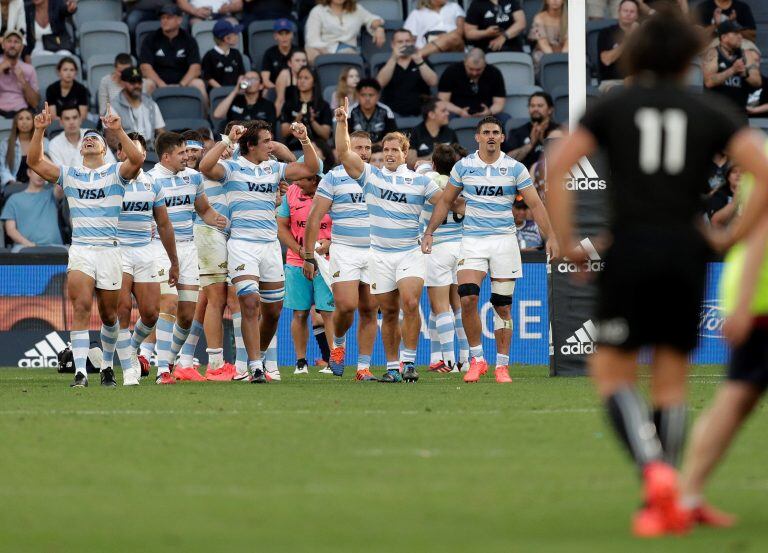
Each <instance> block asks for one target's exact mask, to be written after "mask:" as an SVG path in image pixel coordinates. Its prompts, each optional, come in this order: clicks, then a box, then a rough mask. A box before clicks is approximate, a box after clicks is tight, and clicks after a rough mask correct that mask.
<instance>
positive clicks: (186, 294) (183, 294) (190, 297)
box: [179, 290, 200, 303]
mask: <svg viewBox="0 0 768 553" xmlns="http://www.w3.org/2000/svg"><path fill="white" fill-rule="evenodd" d="M199 294H200V292H199V290H179V301H188V302H191V303H197V296H198V295H199Z"/></svg>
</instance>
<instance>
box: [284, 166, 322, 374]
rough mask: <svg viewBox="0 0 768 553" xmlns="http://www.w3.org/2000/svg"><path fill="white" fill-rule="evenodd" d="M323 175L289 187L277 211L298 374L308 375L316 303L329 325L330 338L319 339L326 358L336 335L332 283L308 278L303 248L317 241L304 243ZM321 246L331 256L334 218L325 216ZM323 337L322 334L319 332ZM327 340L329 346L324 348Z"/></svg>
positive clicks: (319, 234)
mask: <svg viewBox="0 0 768 553" xmlns="http://www.w3.org/2000/svg"><path fill="white" fill-rule="evenodd" d="M321 177H322V175H314V176H312V177H309V178H306V179H301V180H298V181H296V182H294V183H292V184H291V185H290V186H289V187H288V191H287V192H286V194H285V196H284V197H283V202H282V203H281V204H280V207H279V208H278V210H277V236H278V238H279V239H280V242H281V243H282V244H283V245H284V246H285V247H286V248H288V251H287V253H286V265H285V302H284V304H283V305H284V307H287V308H288V309H292V310H293V319H292V321H291V335H292V336H293V346H294V349H295V351H296V370H295V371H294V374H307V373H308V372H309V371H308V367H307V359H306V357H307V340H308V339H309V330H308V328H307V318H308V317H309V315H310V310H311V308H312V306H313V305H314V306H315V310H316V311H317V312H318V313H319V314H320V316H321V317H322V320H323V324H324V326H325V334H326V339H325V340H321V339H318V344H319V345H320V348H321V350H323V356H324V357H325V356H326V354H327V351H325V350H327V349H328V337H331V339H332V337H333V332H332V329H333V323H332V320H331V314H332V313H333V310H334V305H333V294H332V293H331V290H330V288H328V284H327V283H326V282H325V281H324V280H323V279H322V278H315V279H313V280H308V279H307V278H306V277H305V276H304V273H303V266H304V259H303V255H302V254H303V250H304V249H305V248H306V249H307V250H309V249H310V248H315V245H314V244H309V245H306V246H305V244H304V231H305V230H306V226H307V218H308V217H309V211H310V209H311V208H312V199H313V198H314V196H315V191H316V190H317V185H318V183H319V182H320V178H321ZM317 240H318V243H319V244H320V247H319V248H317V249H316V250H315V251H317V252H318V253H319V254H322V255H326V256H327V255H328V248H329V247H330V245H331V218H330V216H329V215H327V214H326V215H325V217H323V219H322V220H321V222H320V232H319V233H318V238H317ZM316 337H318V338H319V336H317V335H316ZM323 342H324V345H325V348H323Z"/></svg>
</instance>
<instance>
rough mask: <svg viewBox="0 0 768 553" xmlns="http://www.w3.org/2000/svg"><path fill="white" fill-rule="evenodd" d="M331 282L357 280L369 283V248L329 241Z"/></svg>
mask: <svg viewBox="0 0 768 553" xmlns="http://www.w3.org/2000/svg"><path fill="white" fill-rule="evenodd" d="M329 253H330V256H331V259H330V273H331V283H335V282H349V281H351V280H358V281H360V282H362V283H365V284H370V283H371V278H370V275H369V271H368V265H369V262H370V256H371V250H370V248H356V247H354V246H345V245H344V244H334V243H331V249H330V252H329Z"/></svg>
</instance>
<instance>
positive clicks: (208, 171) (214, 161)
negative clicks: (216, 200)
mask: <svg viewBox="0 0 768 553" xmlns="http://www.w3.org/2000/svg"><path fill="white" fill-rule="evenodd" d="M244 132H245V127H243V126H241V125H232V128H231V129H229V134H228V135H227V136H226V137H224V138H222V140H221V141H219V142H217V143H216V144H214V145H213V147H212V148H211V149H210V150H208V152H206V154H205V155H204V156H203V159H201V160H200V165H199V166H198V168H199V169H200V172H201V173H202V174H203V175H204V176H205V177H207V178H209V179H211V180H215V181H221V179H223V178H224V176H225V175H226V172H225V171H224V167H222V166H221V165H219V160H220V159H221V156H222V155H223V154H224V152H225V151H226V150H227V148H229V147H230V146H234V144H236V143H237V141H238V140H240V137H241V136H242V135H243V133H244ZM206 201H207V200H206Z"/></svg>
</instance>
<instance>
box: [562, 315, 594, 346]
mask: <svg viewBox="0 0 768 553" xmlns="http://www.w3.org/2000/svg"><path fill="white" fill-rule="evenodd" d="M596 339H597V328H596V327H595V325H594V323H593V322H592V319H589V320H587V321H584V323H583V324H582V325H581V326H580V327H579V328H578V329H577V330H576V332H574V333H573V336H570V337H568V338H566V339H565V344H563V345H562V346H561V347H560V353H561V354H563V355H589V354H591V353H594V352H595V349H596V348H595V340H596Z"/></svg>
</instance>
